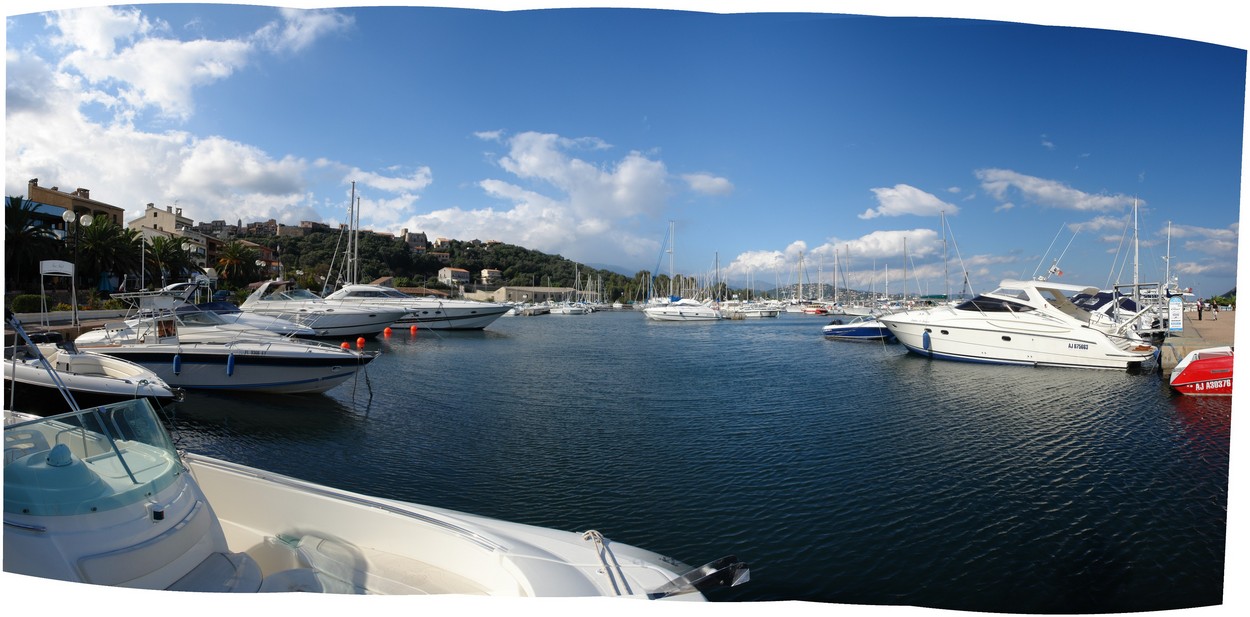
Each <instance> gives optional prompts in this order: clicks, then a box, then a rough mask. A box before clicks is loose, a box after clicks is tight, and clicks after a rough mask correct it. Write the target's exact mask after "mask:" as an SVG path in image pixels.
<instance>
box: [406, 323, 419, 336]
mask: <svg viewBox="0 0 1250 617" xmlns="http://www.w3.org/2000/svg"><path fill="white" fill-rule="evenodd" d="M408 332H410V333H412V334H416V333H417V324H412V327H411V328H408Z"/></svg>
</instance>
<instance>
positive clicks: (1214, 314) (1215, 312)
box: [1211, 304, 1220, 320]
mask: <svg viewBox="0 0 1250 617" xmlns="http://www.w3.org/2000/svg"><path fill="white" fill-rule="evenodd" d="M1219 318H1220V305H1218V304H1212V305H1211V319H1213V320H1218V319H1219Z"/></svg>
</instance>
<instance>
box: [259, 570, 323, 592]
mask: <svg viewBox="0 0 1250 617" xmlns="http://www.w3.org/2000/svg"><path fill="white" fill-rule="evenodd" d="M260 591H261V593H281V592H290V591H303V592H311V593H323V592H325V591H326V588H325V586H324V585H323V584H322V581H321V577H320V576H318V573H317V571H316V570H313V569H312V568H292V569H290V570H283V571H281V572H277V573H274V574H270V575H269V576H266V577H265V580H263V581H261V583H260Z"/></svg>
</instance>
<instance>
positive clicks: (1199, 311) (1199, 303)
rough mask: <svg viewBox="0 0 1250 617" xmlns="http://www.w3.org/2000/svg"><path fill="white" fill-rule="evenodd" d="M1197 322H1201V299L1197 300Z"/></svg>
mask: <svg viewBox="0 0 1250 617" xmlns="http://www.w3.org/2000/svg"><path fill="white" fill-rule="evenodd" d="M1198 321H1202V298H1198Z"/></svg>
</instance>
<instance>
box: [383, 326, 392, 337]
mask: <svg viewBox="0 0 1250 617" xmlns="http://www.w3.org/2000/svg"><path fill="white" fill-rule="evenodd" d="M382 335H383V336H390V335H391V327H390V326H387V327H386V329H385V330H383V331H382Z"/></svg>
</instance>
